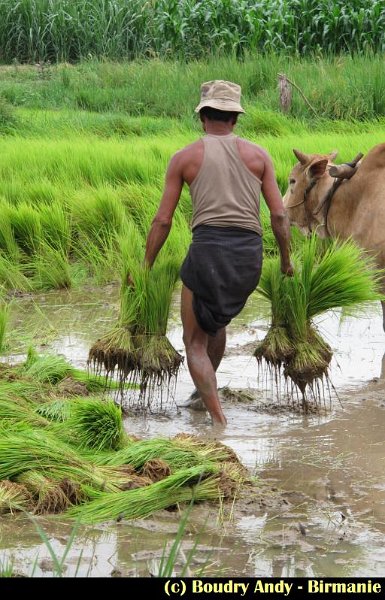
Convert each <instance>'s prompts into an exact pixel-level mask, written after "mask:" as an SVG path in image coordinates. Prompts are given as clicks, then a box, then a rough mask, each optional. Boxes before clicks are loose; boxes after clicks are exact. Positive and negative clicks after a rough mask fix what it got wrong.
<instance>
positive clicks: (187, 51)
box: [0, 0, 385, 63]
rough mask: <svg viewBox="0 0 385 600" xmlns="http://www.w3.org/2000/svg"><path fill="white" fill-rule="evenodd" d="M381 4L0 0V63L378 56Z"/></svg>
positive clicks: (384, 38) (384, 39)
mask: <svg viewBox="0 0 385 600" xmlns="http://www.w3.org/2000/svg"><path fill="white" fill-rule="evenodd" d="M384 31H385V5H384V2H383V1H382V0H377V1H376V0H352V1H351V2H349V3H347V2H345V0H333V1H332V0H260V1H259V2H255V1H253V0H147V1H146V0H130V1H129V2H127V0H22V1H18V2H15V0H2V1H1V3H0V61H2V62H8V63H10V62H12V61H18V62H36V61H51V62H59V61H68V62H71V61H77V60H80V59H90V58H109V59H113V60H121V59H133V58H136V57H154V56H158V57H163V58H176V59H180V60H194V59H197V58H200V57H203V56H207V55H210V54H211V55H216V56H217V55H218V54H222V55H225V54H233V55H236V56H237V57H242V56H243V55H244V54H245V52H252V53H255V52H257V53H271V52H276V53H283V54H285V55H301V56H308V55H330V54H340V53H349V54H368V53H377V52H378V53H381V52H383V51H384V50H385V34H384Z"/></svg>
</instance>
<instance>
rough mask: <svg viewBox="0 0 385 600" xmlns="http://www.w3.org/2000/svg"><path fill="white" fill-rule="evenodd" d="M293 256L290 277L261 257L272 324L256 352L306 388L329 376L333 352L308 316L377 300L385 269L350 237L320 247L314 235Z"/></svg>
mask: <svg viewBox="0 0 385 600" xmlns="http://www.w3.org/2000/svg"><path fill="white" fill-rule="evenodd" d="M294 262H295V273H294V276H293V277H285V276H283V275H281V273H280V261H279V259H270V261H266V263H267V264H266V263H265V271H264V273H263V275H262V278H261V286H260V288H259V291H260V292H261V293H262V294H263V295H264V296H265V297H266V298H268V299H269V300H270V302H271V304H272V325H271V330H270V331H269V333H268V334H267V336H266V338H265V339H264V340H263V341H262V342H261V343H260V344H259V345H258V346H257V350H256V352H255V356H256V357H257V359H258V360H259V361H261V360H262V358H263V359H266V361H267V362H268V364H270V365H272V366H273V367H274V368H276V369H278V370H280V369H281V367H283V369H284V375H285V376H286V377H290V379H291V380H292V381H293V382H294V383H295V384H296V385H297V386H298V387H299V389H300V390H301V392H302V394H304V393H305V390H306V389H307V388H308V387H310V388H311V389H312V386H313V382H315V381H319V380H321V379H322V378H323V377H326V378H327V374H328V367H329V364H330V360H331V358H332V351H331V348H330V346H329V345H328V344H327V343H326V342H325V341H324V340H323V339H322V337H321V335H320V334H319V333H318V332H317V330H316V328H315V326H314V324H313V323H312V319H313V318H314V317H315V316H317V315H320V314H322V313H323V312H325V311H327V310H330V309H334V308H338V307H340V308H346V309H347V310H350V311H352V310H357V307H360V306H362V304H363V303H368V302H373V301H378V300H380V299H381V298H382V295H381V293H380V284H381V278H382V277H383V273H382V272H381V271H380V270H378V269H376V268H375V267H374V263H373V260H372V259H371V258H370V257H368V256H367V255H365V254H363V252H362V250H360V249H359V248H358V247H357V246H356V245H355V244H354V242H353V241H350V240H348V241H346V242H343V243H339V242H338V241H335V242H333V243H332V244H331V245H330V246H329V247H328V248H327V249H326V250H325V251H324V252H323V253H320V252H319V247H318V245H317V240H316V238H315V236H312V237H311V238H310V239H308V240H307V241H306V242H305V243H304V245H303V248H302V251H301V252H300V253H299V252H298V253H297V254H296V255H295V257H294ZM277 324H278V325H279V332H277V331H276V327H277ZM278 338H279V342H277V339H278ZM283 340H285V342H283Z"/></svg>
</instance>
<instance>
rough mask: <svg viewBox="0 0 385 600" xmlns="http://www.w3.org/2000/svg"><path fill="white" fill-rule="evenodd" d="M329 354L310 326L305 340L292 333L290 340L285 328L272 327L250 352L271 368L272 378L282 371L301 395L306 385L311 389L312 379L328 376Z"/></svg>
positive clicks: (325, 344) (324, 344) (320, 338)
mask: <svg viewBox="0 0 385 600" xmlns="http://www.w3.org/2000/svg"><path fill="white" fill-rule="evenodd" d="M332 355H333V353H332V350H331V348H330V346H329V345H328V344H327V343H326V342H325V341H324V340H323V339H322V337H321V336H320V334H319V333H318V332H317V331H316V330H315V329H314V327H312V326H311V325H309V327H308V329H307V332H306V337H305V339H298V338H296V337H295V336H291V339H290V337H289V333H288V330H287V329H286V328H284V327H276V326H272V327H271V328H270V330H269V332H268V333H267V335H266V337H265V338H264V340H263V341H262V342H260V343H259V345H258V346H257V348H256V350H255V352H254V356H255V357H256V358H257V361H258V363H259V364H261V363H262V361H263V360H265V361H266V363H267V365H268V366H269V367H271V368H272V369H273V370H274V372H275V379H276V381H278V375H279V374H282V372H283V375H284V377H285V378H286V379H288V378H289V379H290V380H291V381H292V382H293V383H294V384H295V385H296V386H297V387H298V388H299V390H300V391H301V393H302V394H305V390H306V388H307V387H309V388H312V387H313V384H314V382H315V381H317V380H322V379H324V378H325V379H326V380H327V379H328V369H329V364H330V361H331V358H332Z"/></svg>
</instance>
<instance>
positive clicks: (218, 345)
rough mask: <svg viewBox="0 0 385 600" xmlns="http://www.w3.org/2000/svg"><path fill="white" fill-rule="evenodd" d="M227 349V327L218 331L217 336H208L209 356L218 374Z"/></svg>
mask: <svg viewBox="0 0 385 600" xmlns="http://www.w3.org/2000/svg"><path fill="white" fill-rule="evenodd" d="M225 348H226V327H223V328H222V329H218V331H217V334H216V336H214V337H213V336H212V335H209V336H208V344H207V354H208V355H209V359H210V361H211V364H212V365H213V369H214V371H215V372H216V371H217V370H218V367H219V365H220V364H221V361H222V358H223V355H224V353H225Z"/></svg>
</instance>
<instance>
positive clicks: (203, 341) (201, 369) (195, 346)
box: [181, 285, 226, 425]
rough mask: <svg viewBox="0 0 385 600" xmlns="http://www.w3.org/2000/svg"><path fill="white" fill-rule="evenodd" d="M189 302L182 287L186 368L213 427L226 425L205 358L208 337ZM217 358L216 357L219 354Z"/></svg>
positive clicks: (211, 368)
mask: <svg viewBox="0 0 385 600" xmlns="http://www.w3.org/2000/svg"><path fill="white" fill-rule="evenodd" d="M192 300H193V294H192V291H191V290H189V289H188V288H187V287H186V286H185V285H183V287H182V298H181V315H182V324H183V342H184V345H185V348H186V355H187V365H188V368H189V371H190V375H191V377H192V380H193V381H194V383H195V386H196V388H197V391H198V393H199V395H200V397H201V398H202V400H203V402H204V404H205V406H206V408H207V410H208V411H209V413H210V416H211V420H212V422H213V425H215V424H218V425H226V418H225V416H224V414H223V411H222V407H221V403H220V401H219V397H218V390H217V378H216V375H215V370H214V368H213V364H212V362H211V360H210V357H209V355H208V345H209V336H208V335H207V333H205V332H204V331H203V330H202V329H201V328H200V326H199V325H198V323H197V320H196V318H195V314H194V309H193V305H192ZM214 339H215V338H214ZM222 343H223V340H222ZM213 356H214V354H213ZM217 356H219V352H218V354H217ZM219 362H220V360H219Z"/></svg>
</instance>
